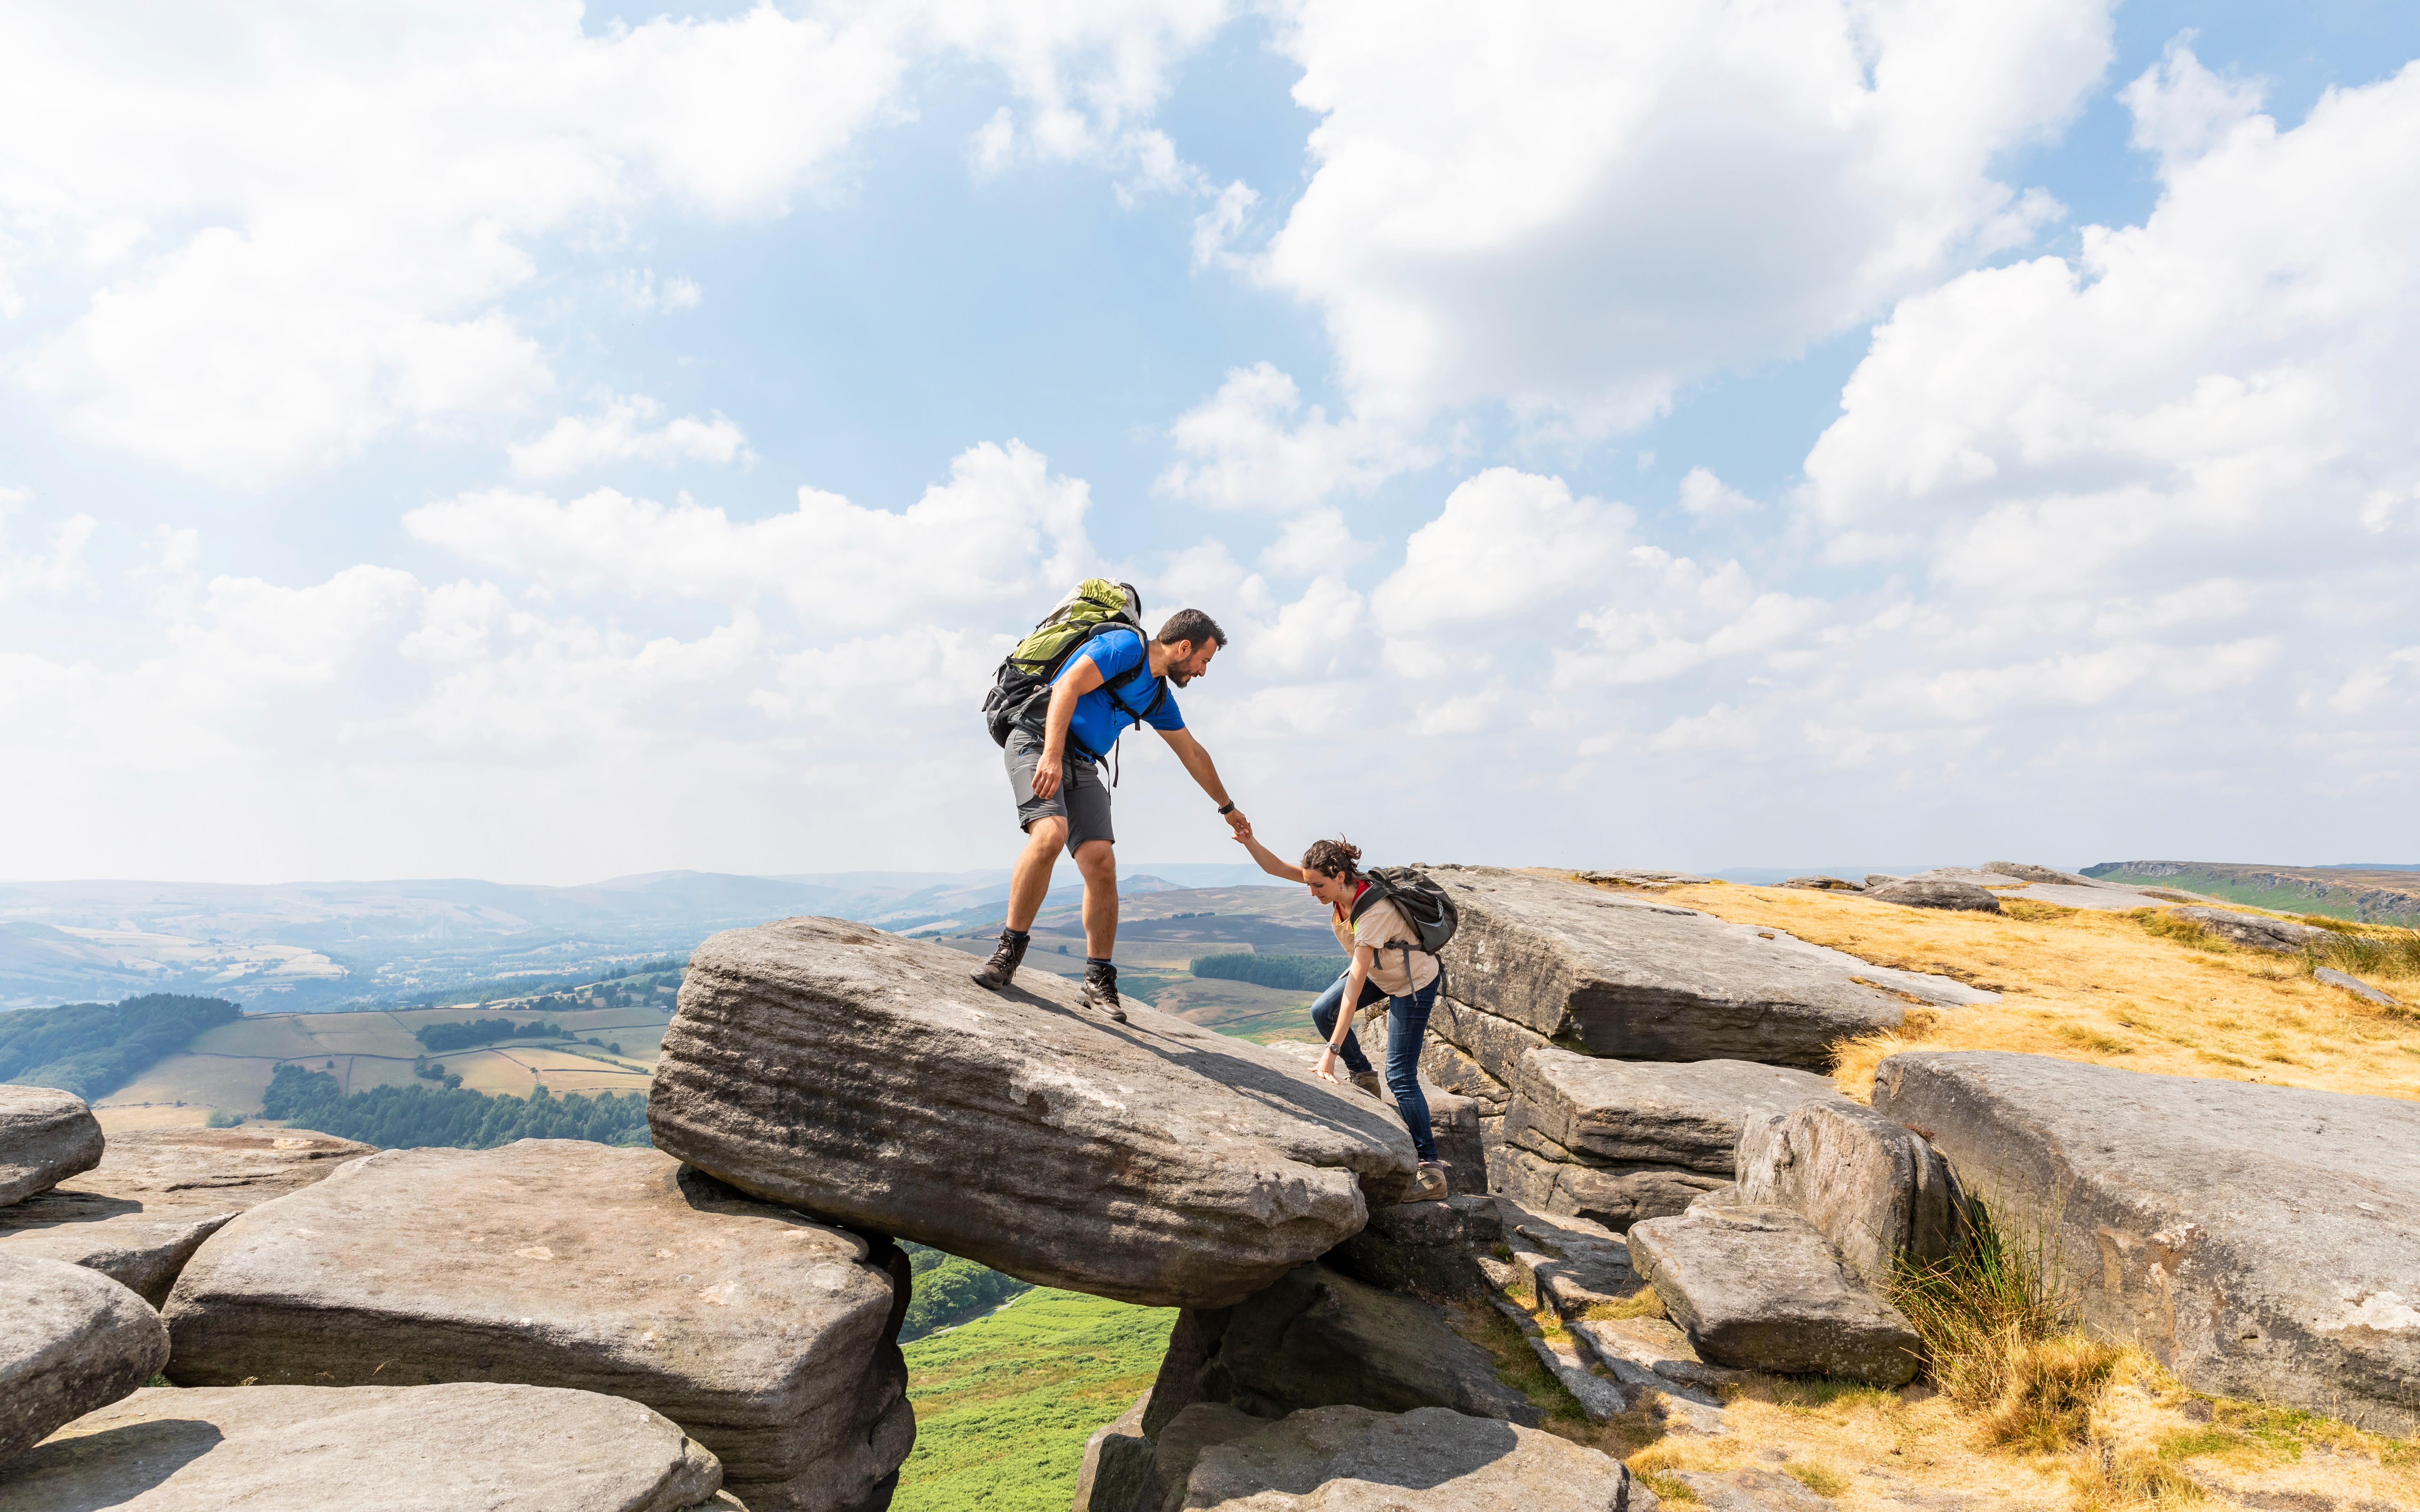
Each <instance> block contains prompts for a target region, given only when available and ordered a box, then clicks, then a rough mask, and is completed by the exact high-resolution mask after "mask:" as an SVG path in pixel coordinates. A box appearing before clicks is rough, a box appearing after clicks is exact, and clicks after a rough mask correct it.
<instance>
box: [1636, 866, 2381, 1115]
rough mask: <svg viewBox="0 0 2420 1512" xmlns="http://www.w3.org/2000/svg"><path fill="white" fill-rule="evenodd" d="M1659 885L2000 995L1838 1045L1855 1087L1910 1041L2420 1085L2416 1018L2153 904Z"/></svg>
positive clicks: (2362, 1087)
mask: <svg viewBox="0 0 2420 1512" xmlns="http://www.w3.org/2000/svg"><path fill="white" fill-rule="evenodd" d="M1665 896H1667V897H1668V898H1669V899H1671V900H1672V901H1673V902H1675V903H1683V904H1685V905H1687V906H1689V907H1692V908H1699V909H1703V910H1704V911H1706V912H1707V913H1710V914H1713V915H1714V916H1716V917H1717V918H1727V919H1730V920H1732V921H1734V922H1737V923H1744V924H1755V925H1760V926H1762V927H1764V928H1768V929H1778V930H1787V931H1789V932H1790V933H1792V934H1795V935H1797V936H1798V937H1799V938H1801V939H1804V940H1810V941H1812V942H1814V943H1815V944H1818V945H1828V946H1832V947H1834V948H1835V949H1841V950H1846V951H1848V952H1849V953H1851V954H1853V955H1856V956H1860V957H1862V958H1864V959H1865V960H1868V961H1871V962H1873V963H1874V964H1877V965H1884V966H1893V967H1897V968H1900V969H1902V970H1908V971H1927V972H1933V973H1936V974H1939V975H1943V976H1949V977H1954V978H1956V979H1958V980H1961V981H1963V982H1966V983H1968V984H1970V985H1973V986H1977V987H1983V988H1988V989H1991V990H1993V991H1995V992H1997V993H1998V994H1999V995H2000V1000H1999V1001H1998V1002H1996V1003H1984V1004H1977V1005H1974V1006H1971V1007H1963V1008H1950V1009H1940V1010H1932V1009H1920V1010H1916V1011H1911V1012H1910V1013H1909V1015H1908V1020H1909V1022H1908V1024H1907V1026H1905V1027H1904V1028H1903V1029H1902V1030H1901V1031H1900V1033H1898V1034H1895V1035H1878V1036H1875V1037H1873V1038H1871V1039H1869V1040H1863V1041H1852V1042H1850V1043H1849V1044H1847V1045H1845V1046H1843V1047H1842V1049H1841V1053H1840V1057H1839V1060H1838V1065H1837V1067H1836V1072H1835V1073H1836V1075H1837V1076H1838V1081H1839V1084H1840V1087H1841V1088H1842V1090H1844V1091H1846V1092H1847V1093H1848V1094H1849V1095H1851V1096H1853V1097H1856V1098H1860V1099H1863V1098H1867V1097H1869V1096H1870V1095H1871V1092H1872V1089H1873V1073H1874V1066H1875V1065H1876V1064H1877V1063H1878V1062H1879V1061H1881V1059H1882V1058H1883V1057H1885V1056H1887V1055H1890V1054H1892V1053H1894V1052H1896V1051H1899V1050H1903V1049H1910V1048H1914V1047H1916V1046H1917V1045H1919V1044H1920V1045H1921V1046H1922V1047H1923V1048H1925V1049H1928V1050H2022V1051H2026V1052H2029V1053H2031V1054H2034V1055H2043V1056H2057V1057H2061V1058H2063V1059H2068V1060H2087V1061H2094V1062H2098V1063H2100V1064H2102V1065H2109V1066H2123V1067H2125V1068H2127V1069H2128V1070H2130V1071H2148V1072H2165V1073H2168V1074H2171V1075H2181V1076H2213V1077H2223V1078H2226V1079H2228V1080H2233V1081H2257V1082H2268V1083H2272V1084H2274V1085H2278V1086H2289V1087H2311V1088H2324V1089H2326V1090H2329V1091H2337V1092H2367V1093H2375V1094H2378V1095H2381V1096H2386V1097H2406V1098H2415V1099H2420V1017H2415V1016H2409V1015H2410V1013H2411V1011H2409V1010H2406V1011H2402V1012H2397V1011H2392V1010H2386V1009H2381V1008H2379V1007H2377V1006H2375V1005H2372V1004H2369V1003H2366V1002H2364V1001H2363V1000H2362V999H2360V998H2358V997H2355V996H2354V995H2351V994H2350V993H2348V992H2344V991H2342V990H2341V989H2338V988H2335V987H2331V986H2328V985H2326V984H2324V983H2322V982H2319V980H2316V979H2314V978H2313V977H2311V976H2310V975H2309V974H2308V972H2307V970H2306V969H2305V968H2304V965H2303V964H2302V962H2301V960H2300V959H2299V958H2297V957H2292V956H2281V955H2277V954H2274V953H2272V952H2269V951H2265V950H2254V949H2242V948H2238V947H2232V946H2227V945H2225V944H2223V943H2219V942H2214V941H2208V940H2199V939H2194V938H2190V937H2180V936H2179V935H2177V934H2174V933H2160V932H2159V931H2160V929H2161V927H2162V926H2163V924H2164V916H2162V915H2152V916H2149V918H2138V917H2136V916H2134V915H2132V914H2107V913H2095V912H2090V911H2087V910H2083V909H2070V908H2058V907H2054V906H2051V905H2049V904H2043V903H2023V902H2018V903H2011V904H2010V905H2009V906H2010V907H2011V908H2012V909H2013V910H2015V911H2014V912H2012V913H2010V914H2008V915H2002V916H1993V915H1990V914H1970V913H1952V912H1947V911H1942V910H1934V909H1918V908H1902V907H1900V906H1897V905H1895V904H1891V903H1876V902H1874V901H1872V900H1870V899H1867V898H1861V897H1859V896H1857V895H1856V894H1854V893H1835V892H1815V891H1808V890H1802V889H1798V888H1791V887H1726V886H1722V885H1719V884H1709V885H1705V886H1699V887H1676V888H1673V889H1672V890H1671V891H1670V892H1669V893H1668V894H1666V895H1665ZM2381 983H2382V984H2383V985H2385V986H2386V987H2387V989H2388V991H2389V992H2391V993H2393V994H2394V995H2397V996H2401V997H2405V998H2406V999H2411V998H2412V997H2415V996H2420V994H2414V993H2413V992H2412V989H2411V987H2410V986H2409V985H2408V984H2407V983H2405V982H2403V981H2400V980H2393V979H2381Z"/></svg>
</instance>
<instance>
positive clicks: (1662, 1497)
mask: <svg viewBox="0 0 2420 1512" xmlns="http://www.w3.org/2000/svg"><path fill="white" fill-rule="evenodd" d="M1631 1474H1633V1475H1635V1476H1637V1479H1638V1484H1639V1485H1641V1486H1644V1487H1646V1488H1647V1489H1649V1490H1651V1491H1653V1492H1654V1493H1655V1495H1656V1498H1657V1499H1658V1500H1659V1501H1665V1502H1682V1503H1685V1504H1689V1505H1691V1506H1695V1505H1696V1504H1697V1503H1698V1493H1697V1492H1696V1491H1695V1490H1693V1489H1690V1486H1689V1483H1688V1482H1687V1481H1684V1480H1682V1479H1681V1478H1679V1477H1678V1476H1676V1475H1674V1474H1673V1473H1671V1472H1670V1471H1668V1470H1634V1471H1632V1472H1631Z"/></svg>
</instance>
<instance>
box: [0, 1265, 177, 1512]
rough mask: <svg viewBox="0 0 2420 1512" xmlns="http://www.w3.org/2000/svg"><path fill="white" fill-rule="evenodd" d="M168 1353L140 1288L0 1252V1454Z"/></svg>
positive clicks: (137, 1377)
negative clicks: (136, 1291) (132, 1289)
mask: <svg viewBox="0 0 2420 1512" xmlns="http://www.w3.org/2000/svg"><path fill="white" fill-rule="evenodd" d="M167 1363H168V1331H167V1330H166V1329H164V1328H163V1327H161V1326H160V1315H159V1314H158V1313H155V1312H153V1311H152V1310H151V1306H150V1304H148V1303H147V1302H145V1301H144V1300H143V1299H142V1298H140V1297H138V1296H136V1295H135V1294H134V1293H132V1291H129V1290H127V1289H126V1288H124V1287H121V1286H119V1285H118V1284H117V1283H116V1282H115V1281H112V1280H111V1279H109V1278H108V1277H107V1276H105V1275H95V1274H94V1273H92V1272H90V1271H86V1270H85V1269H83V1268H82V1267H80V1266H73V1265H69V1264H66V1263H64V1262H63V1261H59V1260H44V1259H36V1258H31V1257H18V1256H13V1255H0V1461H5V1460H7V1459H8V1457H9V1456H11V1455H13V1454H16V1453H18V1452H19V1451H21V1450H24V1449H30V1448H32V1447H33V1446H34V1445H35V1444H37V1443H40V1442H41V1441H42V1440H43V1438H44V1437H46V1436H47V1435H48V1434H49V1433H50V1432H51V1430H53V1429H54V1428H56V1427H59V1426H60V1425H61V1424H64V1423H70V1422H73V1421H74V1420H75V1419H77V1418H79V1417H82V1416H83V1415H84V1414H85V1413H86V1412H92V1411H94V1410H95V1409H97V1408H101V1407H106V1406H108V1405H109V1404H110V1403H112V1402H114V1401H116V1400H117V1399H118V1398H119V1397H121V1396H125V1395H127V1394H128V1393H129V1392H132V1391H133V1390H134V1389H135V1388H136V1387H138V1386H140V1385H142V1384H143V1383H144V1382H145V1381H148V1380H150V1379H151V1378H152V1377H153V1376H155V1375H157V1374H159V1371H160V1367H161V1366H162V1365H166V1364H167ZM6 1475H7V1472H6V1471H5V1470H0V1479H5V1478H6Z"/></svg>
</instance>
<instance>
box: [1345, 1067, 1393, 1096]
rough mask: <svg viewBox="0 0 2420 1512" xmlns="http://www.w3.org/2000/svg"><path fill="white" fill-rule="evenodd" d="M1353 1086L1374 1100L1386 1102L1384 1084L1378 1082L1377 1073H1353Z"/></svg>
mask: <svg viewBox="0 0 2420 1512" xmlns="http://www.w3.org/2000/svg"><path fill="white" fill-rule="evenodd" d="M1353 1085H1354V1086H1356V1087H1357V1088H1361V1090H1363V1091H1365V1092H1367V1093H1369V1094H1370V1095H1371V1096H1372V1097H1374V1098H1376V1099H1377V1100H1378V1101H1379V1102H1381V1103H1384V1102H1385V1101H1387V1088H1386V1084H1385V1083H1383V1082H1381V1081H1379V1080H1378V1073H1377V1072H1374V1071H1357V1072H1354V1073H1353Z"/></svg>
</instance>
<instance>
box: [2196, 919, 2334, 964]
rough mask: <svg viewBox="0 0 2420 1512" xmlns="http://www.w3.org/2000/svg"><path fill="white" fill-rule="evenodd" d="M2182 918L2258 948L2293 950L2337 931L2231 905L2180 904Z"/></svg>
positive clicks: (2322, 939) (2315, 942) (2302, 948)
mask: <svg viewBox="0 0 2420 1512" xmlns="http://www.w3.org/2000/svg"><path fill="white" fill-rule="evenodd" d="M2176 917H2177V918H2190V919H2192V920H2193V921H2194V922H2195V923H2196V924H2199V925H2201V926H2202V927H2203V928H2204V929H2207V930H2209V931H2210V932H2211V933H2212V934H2215V935H2217V936H2218V937H2219V938H2220V939H2223V940H2226V941H2228V942H2230V943H2232V944H2236V945H2247V946H2250V947H2251V948H2252V949H2256V950H2279V951H2285V952H2288V953H2290V952H2293V951H2297V950H2304V949H2309V948H2310V947H2312V946H2315V945H2318V944H2320V943H2321V942H2323V941H2326V940H2329V939H2332V938H2334V937H2335V936H2334V932H2333V931H2330V930H2323V929H2321V928H2319V926H2318V925H2316V924H2297V923H2295V922H2293V921H2292V920H2290V919H2284V918H2270V917H2269V916H2268V915H2266V914H2245V913H2239V912H2237V911H2236V910H2234V909H2231V908H2180V909H2178V910H2177V912H2176Z"/></svg>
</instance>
